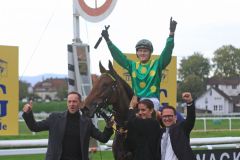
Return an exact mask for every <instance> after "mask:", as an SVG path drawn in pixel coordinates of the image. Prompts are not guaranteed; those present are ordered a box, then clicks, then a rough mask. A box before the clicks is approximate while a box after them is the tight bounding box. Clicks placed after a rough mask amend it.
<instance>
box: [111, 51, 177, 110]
mask: <svg viewBox="0 0 240 160" xmlns="http://www.w3.org/2000/svg"><path fill="white" fill-rule="evenodd" d="M125 55H126V56H127V57H128V58H129V59H131V60H134V61H138V59H137V56H136V54H125ZM158 56H159V55H152V56H151V58H152V59H154V58H157V57H158ZM176 64H177V57H176V56H172V60H171V62H170V63H169V65H168V66H167V67H166V68H165V70H164V71H163V72H162V82H161V83H160V84H159V87H160V92H161V93H160V104H161V105H164V104H169V105H171V106H176V101H177V98H176V97H177V66H176ZM113 66H114V68H115V69H116V71H117V73H118V74H119V75H120V76H121V77H122V78H123V79H124V80H126V82H127V83H128V84H129V85H130V86H131V84H132V82H131V77H130V75H129V74H128V71H127V70H126V69H124V68H122V67H121V66H120V65H118V64H117V62H116V61H113Z"/></svg>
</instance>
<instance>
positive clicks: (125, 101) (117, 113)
mask: <svg viewBox="0 0 240 160" xmlns="http://www.w3.org/2000/svg"><path fill="white" fill-rule="evenodd" d="M99 68H100V72H101V75H100V77H98V79H97V81H96V83H95V84H94V86H93V88H92V90H91V91H90V93H89V95H88V96H87V97H86V99H85V102H84V104H85V105H84V106H85V109H86V112H85V114H87V115H88V116H89V117H93V115H94V114H95V113H96V114H100V115H102V116H103V118H105V119H109V117H107V114H106V110H108V111H109V110H110V112H111V114H112V116H114V120H115V122H116V129H115V130H116V131H115V136H114V140H113V145H112V151H113V156H114V159H115V160H127V159H131V158H130V156H127V155H128V153H129V152H128V151H127V149H126V146H125V145H124V143H125V140H126V134H125V132H126V123H127V118H128V116H127V114H128V110H129V103H130V101H131V99H132V97H133V94H134V93H133V91H132V89H131V87H130V86H129V85H128V84H127V83H126V82H125V81H124V80H123V79H122V78H121V77H120V76H119V75H118V74H117V72H116V71H115V70H114V68H113V66H112V63H111V62H110V61H109V63H108V68H109V70H106V69H105V68H104V67H103V66H102V64H101V62H99ZM109 106H112V109H111V108H110V109H109Z"/></svg>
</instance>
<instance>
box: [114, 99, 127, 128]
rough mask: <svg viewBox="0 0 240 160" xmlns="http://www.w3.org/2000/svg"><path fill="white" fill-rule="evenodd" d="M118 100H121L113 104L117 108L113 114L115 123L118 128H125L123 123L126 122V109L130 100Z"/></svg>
mask: <svg viewBox="0 0 240 160" xmlns="http://www.w3.org/2000/svg"><path fill="white" fill-rule="evenodd" d="M120 99H121V98H119V102H118V103H117V104H115V105H116V106H115V107H116V108H118V110H117V111H116V114H115V121H116V122H117V124H118V126H119V127H125V123H126V122H127V117H128V108H129V103H130V100H129V99H125V100H120Z"/></svg>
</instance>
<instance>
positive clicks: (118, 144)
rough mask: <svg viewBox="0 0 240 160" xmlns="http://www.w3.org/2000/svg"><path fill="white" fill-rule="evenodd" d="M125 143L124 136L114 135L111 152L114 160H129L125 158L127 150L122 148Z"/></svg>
mask: <svg viewBox="0 0 240 160" xmlns="http://www.w3.org/2000/svg"><path fill="white" fill-rule="evenodd" d="M124 143H125V135H120V134H117V133H116V134H115V137H114V140H113V145H112V151H113V156H114V159H115V160H129V158H128V157H127V153H128V152H127V150H126V147H125V146H124Z"/></svg>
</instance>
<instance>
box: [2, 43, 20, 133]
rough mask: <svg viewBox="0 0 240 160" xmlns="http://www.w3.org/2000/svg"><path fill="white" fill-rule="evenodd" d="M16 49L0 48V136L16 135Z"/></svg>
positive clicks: (10, 47) (11, 47) (17, 92)
mask: <svg viewBox="0 0 240 160" xmlns="http://www.w3.org/2000/svg"><path fill="white" fill-rule="evenodd" d="M18 94H19V87H18V47H13V46H0V135H18Z"/></svg>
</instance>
